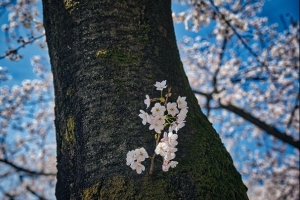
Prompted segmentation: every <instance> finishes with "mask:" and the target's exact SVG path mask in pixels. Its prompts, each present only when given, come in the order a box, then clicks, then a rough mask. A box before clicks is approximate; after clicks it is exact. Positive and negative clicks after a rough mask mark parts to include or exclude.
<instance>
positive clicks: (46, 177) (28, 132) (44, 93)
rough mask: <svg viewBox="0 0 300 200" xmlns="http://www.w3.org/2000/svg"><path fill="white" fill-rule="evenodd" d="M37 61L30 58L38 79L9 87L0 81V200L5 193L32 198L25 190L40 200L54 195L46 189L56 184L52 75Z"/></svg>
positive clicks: (19, 197) (50, 190)
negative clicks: (39, 197) (34, 193)
mask: <svg viewBox="0 0 300 200" xmlns="http://www.w3.org/2000/svg"><path fill="white" fill-rule="evenodd" d="M38 58H39V57H36V56H35V57H33V59H32V60H33V61H35V62H33V63H32V64H33V69H34V70H33V71H34V72H35V73H36V75H37V76H38V78H36V79H33V80H29V79H25V80H23V81H22V82H21V83H20V84H16V85H12V86H6V85H2V83H6V82H7V80H3V82H1V81H0V177H1V178H0V187H1V188H2V190H1V191H0V192H1V193H0V196H1V197H0V198H1V199H2V197H3V198H4V199H6V197H5V193H6V194H7V195H10V196H11V197H13V198H14V199H33V198H34V195H32V194H31V193H30V192H28V188H29V189H30V190H32V191H35V192H36V193H38V194H41V197H43V198H46V197H47V199H48V198H51V197H53V196H54V189H52V188H54V187H52V188H50V186H52V185H54V184H55V182H56V178H55V177H56V167H55V166H56V164H55V163H56V145H55V132H54V124H53V121H54V102H53V90H52V88H53V86H52V85H51V82H52V75H51V74H50V73H48V71H47V70H46V69H45V67H44V66H43V63H42V62H40V61H41V60H42V59H41V58H39V59H38ZM36 67H38V70H35V69H36ZM7 72H8V71H7ZM7 75H8V76H9V74H7ZM5 81H6V82H5ZM45 185H47V187H48V186H49V188H48V189H46V187H45Z"/></svg>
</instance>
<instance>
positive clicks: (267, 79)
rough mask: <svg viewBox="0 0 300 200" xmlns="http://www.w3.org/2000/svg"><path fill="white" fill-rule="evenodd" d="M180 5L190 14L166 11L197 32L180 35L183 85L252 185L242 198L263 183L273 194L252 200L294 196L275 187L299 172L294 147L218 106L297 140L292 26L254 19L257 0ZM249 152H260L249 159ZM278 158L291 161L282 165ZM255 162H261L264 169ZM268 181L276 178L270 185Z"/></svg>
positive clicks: (295, 25) (295, 26)
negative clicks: (185, 81)
mask: <svg viewBox="0 0 300 200" xmlns="http://www.w3.org/2000/svg"><path fill="white" fill-rule="evenodd" d="M180 2H181V3H182V2H184V3H185V4H188V5H190V8H189V9H188V10H186V11H183V12H180V13H173V19H174V21H175V22H176V23H184V24H185V26H186V29H188V30H192V31H196V32H198V31H199V36H197V37H195V38H190V37H185V38H184V39H183V40H182V42H181V43H180V50H181V53H182V55H183V63H184V66H185V70H186V73H187V76H188V79H189V81H190V84H191V86H192V88H193V90H194V91H196V96H197V98H198V101H199V104H200V105H201V108H203V110H205V111H206V112H207V115H208V117H209V120H210V121H211V122H212V123H213V124H214V125H215V127H219V128H218V129H219V130H218V132H219V133H220V135H221V137H222V141H224V143H225V144H226V146H227V148H228V150H230V152H231V153H232V156H233V158H234V160H235V161H236V160H238V161H236V163H235V164H236V165H238V166H239V167H238V169H239V170H240V171H241V172H242V174H243V175H244V177H247V182H248V183H249V184H251V185H248V188H249V194H250V193H252V194H254V193H253V192H252V188H260V189H261V188H262V187H263V186H264V184H263V185H262V183H264V182H265V183H266V188H270V187H271V185H272V186H273V187H274V188H276V189H278V193H279V194H276V195H275V193H274V196H268V198H266V196H267V195H266V193H260V194H259V193H257V191H256V193H255V194H257V195H258V196H255V197H253V199H280V197H281V198H286V197H285V196H291V199H293V198H292V196H299V190H296V189H294V188H299V181H290V182H289V181H285V182H284V185H281V184H280V182H279V181H277V180H279V178H281V180H287V179H291V180H295V179H296V178H297V175H296V174H295V173H292V174H289V173H287V172H288V171H290V170H291V171H293V169H294V168H295V167H296V168H299V156H296V157H295V158H296V159H295V158H294V156H295V155H299V151H298V152H297V150H296V151H291V148H294V147H290V146H289V145H286V144H285V143H284V142H281V141H280V140H279V139H278V138H276V137H274V136H273V135H270V134H269V133H267V132H266V130H264V129H260V128H258V126H257V125H256V124H253V123H252V122H249V121H247V119H245V118H243V117H241V116H240V115H238V114H237V113H233V112H232V111H230V110H228V109H226V108H224V106H235V107H236V108H239V109H241V110H242V111H243V112H245V113H248V114H251V115H252V116H253V117H254V118H255V119H257V120H258V121H259V122H262V123H266V124H267V125H269V126H270V127H272V128H276V129H277V130H279V131H280V132H282V133H283V135H284V136H289V137H292V138H293V140H296V141H297V140H299V128H300V126H299V124H300V117H299V116H300V114H299V106H300V104H299V103H300V101H299V70H300V63H299V59H300V57H299V55H300V52H299V37H300V35H299V33H300V29H299V22H298V21H295V20H294V19H293V18H292V16H288V17H286V18H282V19H283V21H285V23H286V27H285V28H284V30H283V31H282V30H280V29H278V25H276V24H270V23H269V22H268V18H267V17H263V16H261V13H260V12H261V10H262V8H263V5H264V2H265V1H263V0H255V1H246V0H241V1H234V0H202V1H200V0H182V1H180ZM208 19H209V20H208ZM202 29H205V30H206V32H209V34H206V33H205V32H202ZM253 148H254V149H259V150H260V151H261V153H253ZM241 158H243V159H241ZM288 158H291V159H288ZM292 158H293V159H292ZM284 159H287V160H293V162H282V160H284ZM241 160H242V161H241ZM259 160H263V161H264V162H265V163H268V164H269V165H268V167H263V165H262V164H261V162H259ZM279 163H281V164H282V166H285V167H286V171H285V173H280V176H279V175H278V174H277V173H276V167H275V165H277V164H279ZM244 169H247V170H244ZM253 171H255V172H257V174H254V173H253ZM272 175H273V177H276V176H278V179H276V180H275V179H272ZM261 177H265V178H261ZM271 181H273V183H271ZM255 184H258V187H256V186H257V185H255ZM267 185H268V186H267ZM274 190H275V189H274ZM266 191H267V189H266ZM288 191H293V194H290V193H289V192H288ZM268 195H270V193H268ZM259 196H260V197H259Z"/></svg>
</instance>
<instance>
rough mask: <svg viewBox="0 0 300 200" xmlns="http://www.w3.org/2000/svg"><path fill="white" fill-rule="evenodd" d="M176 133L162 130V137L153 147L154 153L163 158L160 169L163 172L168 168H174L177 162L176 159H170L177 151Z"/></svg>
mask: <svg viewBox="0 0 300 200" xmlns="http://www.w3.org/2000/svg"><path fill="white" fill-rule="evenodd" d="M177 138H178V135H177V134H173V132H169V133H166V132H164V137H163V138H162V139H161V140H160V142H159V143H158V145H157V146H156V148H155V153H156V154H157V155H160V156H162V157H163V158H164V161H163V165H162V170H163V171H164V172H167V171H169V168H170V167H171V168H174V167H176V165H177V164H178V162H176V161H172V160H173V159H174V158H175V156H176V155H175V152H176V151H177V148H176V145H177V144H178V142H177Z"/></svg>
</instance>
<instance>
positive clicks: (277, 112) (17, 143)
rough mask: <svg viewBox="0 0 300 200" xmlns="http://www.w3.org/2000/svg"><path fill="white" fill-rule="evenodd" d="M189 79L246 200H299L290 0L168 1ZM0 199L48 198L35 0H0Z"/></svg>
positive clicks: (46, 83)
mask: <svg viewBox="0 0 300 200" xmlns="http://www.w3.org/2000/svg"><path fill="white" fill-rule="evenodd" d="M172 10H173V14H172V17H173V20H174V27H175V33H176V37H177V43H178V47H179V51H180V55H181V59H182V62H183V66H184V68H185V71H186V75H187V77H188V79H189V81H190V85H191V87H192V89H193V90H194V92H195V95H196V97H197V98H198V101H199V105H200V107H201V109H202V110H203V112H204V113H205V114H206V115H207V116H208V117H209V120H210V121H211V122H212V123H213V125H214V127H215V129H216V130H217V132H218V133H219V134H220V136H221V138H222V141H223V143H224V145H225V147H226V148H227V150H228V151H229V152H230V154H231V156H232V158H233V160H234V163H235V166H236V167H237V169H238V170H239V172H240V173H241V174H242V177H243V180H244V183H245V184H246V185H247V187H248V195H249V198H250V199H253V200H259V199H262V200H268V199H270V200H275V199H289V200H291V199H295V200H296V199H299V148H300V147H299V104H300V103H299V101H300V94H299V70H300V67H299V41H300V37H299V35H300V34H299V33H300V32H299V1H298V0H288V1H284V0H265V1H264V0H173V2H172ZM0 26H1V32H0V199H55V195H54V190H55V183H56V143H55V129H54V123H53V122H54V111H53V110H54V102H53V100H54V94H53V85H52V74H51V67H50V62H49V57H48V51H47V44H46V38H45V32H44V28H43V16H42V5H41V1H39V0H0Z"/></svg>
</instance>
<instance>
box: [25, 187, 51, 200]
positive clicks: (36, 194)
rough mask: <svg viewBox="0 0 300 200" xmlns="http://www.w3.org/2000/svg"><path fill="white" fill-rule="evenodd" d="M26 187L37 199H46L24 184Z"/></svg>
mask: <svg viewBox="0 0 300 200" xmlns="http://www.w3.org/2000/svg"><path fill="white" fill-rule="evenodd" d="M26 189H27V190H28V191H29V192H30V193H31V194H33V195H34V196H36V197H37V198H38V199H39V200H46V199H45V198H44V197H42V196H41V195H39V194H38V193H36V192H35V191H33V190H32V189H31V188H30V187H29V186H26Z"/></svg>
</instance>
